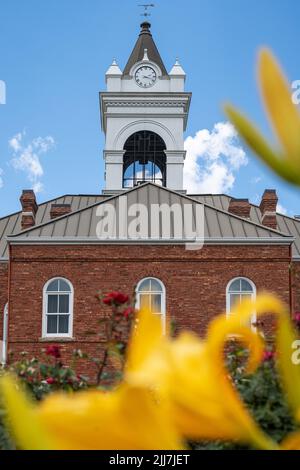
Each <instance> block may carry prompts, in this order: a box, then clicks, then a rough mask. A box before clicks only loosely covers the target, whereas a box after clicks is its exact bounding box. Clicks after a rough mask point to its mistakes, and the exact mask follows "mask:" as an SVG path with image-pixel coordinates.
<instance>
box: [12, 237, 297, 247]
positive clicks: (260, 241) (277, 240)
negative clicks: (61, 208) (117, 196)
mask: <svg viewBox="0 0 300 470" xmlns="http://www.w3.org/2000/svg"><path fill="white" fill-rule="evenodd" d="M7 240H8V242H9V243H10V244H11V245H32V244H37V245H53V244H54V245H95V244H96V245H102V244H105V245H114V244H116V245H132V244H133V245H143V244H150V245H151V244H152V245H161V244H163V245H165V244H167V245H174V244H186V243H193V242H195V239H193V238H192V239H189V238H186V239H172V238H168V239H153V238H146V239H136V240H135V239H124V240H123V239H109V240H107V239H98V238H96V237H93V238H92V237H73V238H72V237H69V238H61V237H43V238H36V237H32V238H28V237H24V238H21V237H18V239H16V238H13V237H12V238H11V237H7ZM197 241H198V240H197ZM293 242H294V238H293V237H282V238H281V237H269V238H208V239H205V240H204V244H205V245H291V244H292V243H293Z"/></svg>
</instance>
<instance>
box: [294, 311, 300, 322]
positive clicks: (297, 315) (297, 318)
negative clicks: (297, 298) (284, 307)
mask: <svg viewBox="0 0 300 470" xmlns="http://www.w3.org/2000/svg"><path fill="white" fill-rule="evenodd" d="M294 320H295V322H296V323H300V312H295V314H294Z"/></svg>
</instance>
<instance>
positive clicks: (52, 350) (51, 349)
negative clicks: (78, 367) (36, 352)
mask: <svg viewBox="0 0 300 470" xmlns="http://www.w3.org/2000/svg"><path fill="white" fill-rule="evenodd" d="M46 354H47V356H52V357H55V359H60V358H61V354H60V348H59V347H58V346H48V348H47V349H46Z"/></svg>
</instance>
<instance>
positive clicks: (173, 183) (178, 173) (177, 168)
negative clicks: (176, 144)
mask: <svg viewBox="0 0 300 470" xmlns="http://www.w3.org/2000/svg"><path fill="white" fill-rule="evenodd" d="M165 154H166V156H167V188H169V189H173V190H175V191H182V190H183V165H184V160H185V156H186V152H185V151H184V150H165Z"/></svg>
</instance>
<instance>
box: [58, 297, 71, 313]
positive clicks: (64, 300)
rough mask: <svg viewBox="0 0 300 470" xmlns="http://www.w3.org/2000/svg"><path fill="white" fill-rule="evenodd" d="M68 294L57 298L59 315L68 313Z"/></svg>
mask: <svg viewBox="0 0 300 470" xmlns="http://www.w3.org/2000/svg"><path fill="white" fill-rule="evenodd" d="M69 297H70V296H69V294H66V295H60V296H59V313H69Z"/></svg>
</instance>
